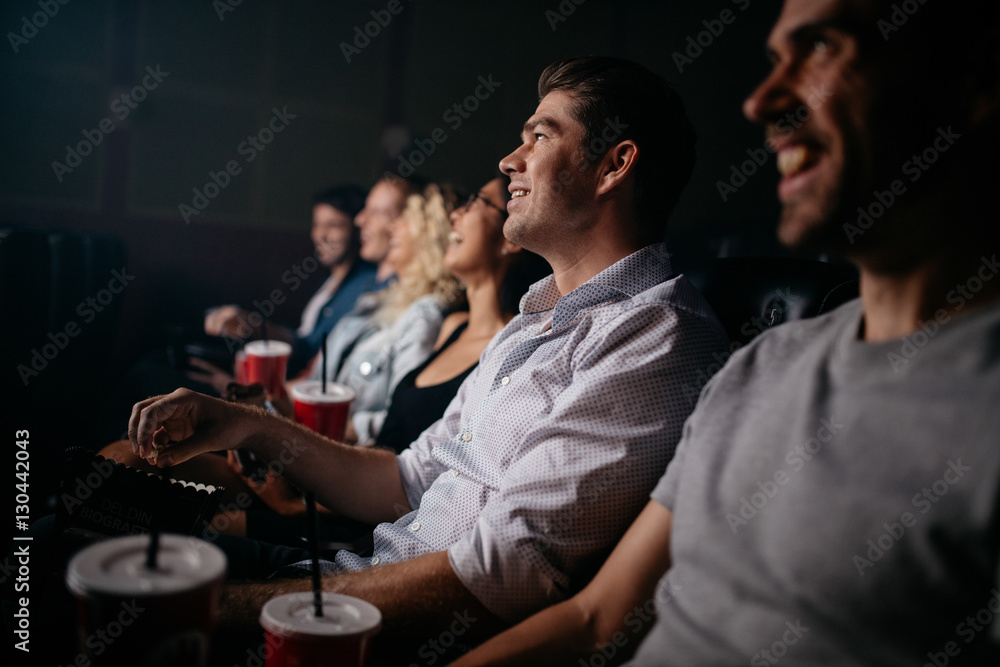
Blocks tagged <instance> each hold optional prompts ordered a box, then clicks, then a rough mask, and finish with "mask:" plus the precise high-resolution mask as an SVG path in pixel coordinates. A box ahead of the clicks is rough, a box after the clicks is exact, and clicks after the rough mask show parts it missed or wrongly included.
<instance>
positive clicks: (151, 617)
mask: <svg viewBox="0 0 1000 667" xmlns="http://www.w3.org/2000/svg"><path fill="white" fill-rule="evenodd" d="M225 574H226V556H225V554H224V553H223V552H222V550H221V549H219V548H218V547H216V546H215V545H212V544H209V543H208V542H205V541H204V540H199V539H197V538H194V537H185V536H181V535H170V534H164V535H158V534H156V533H154V534H153V535H133V536H130V537H121V538H117V539H111V540H105V541H102V542H98V543H97V544H93V545H91V546H89V547H87V548H86V549H84V550H83V551H81V552H80V553H78V554H76V556H74V557H73V559H72V560H71V561H70V563H69V568H68V569H67V572H66V586H67V588H69V590H70V592H72V593H73V595H74V596H75V597H76V600H77V609H78V614H77V616H78V625H77V628H78V635H79V642H80V651H81V655H85V656H86V658H87V663H86V664H89V665H152V664H157V665H160V664H163V665H184V666H185V667H198V666H200V665H205V664H207V660H208V644H209V637H210V636H211V633H212V630H213V628H214V626H215V621H216V618H217V616H218V603H219V595H220V593H221V592H222V583H223V579H224V578H225ZM81 664H82V663H81Z"/></svg>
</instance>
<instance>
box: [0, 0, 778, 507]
mask: <svg viewBox="0 0 1000 667" xmlns="http://www.w3.org/2000/svg"><path fill="white" fill-rule="evenodd" d="M400 1H401V6H402V7H403V10H402V12H401V13H399V14H398V15H394V16H392V18H391V21H390V22H389V24H388V25H387V27H385V28H382V27H381V26H380V27H379V31H378V34H376V35H375V36H373V37H369V38H368V39H369V42H370V43H369V44H368V45H367V46H365V47H364V48H362V49H361V50H360V53H352V54H351V61H350V62H349V63H348V62H347V60H346V58H345V55H344V53H343V50H342V46H341V44H342V43H348V44H350V43H352V42H353V41H354V39H355V37H356V34H357V33H356V31H355V28H356V27H360V28H361V29H362V30H364V27H365V25H366V24H369V23H371V22H372V21H373V20H374V19H373V17H372V15H371V12H372V11H375V12H383V14H382V15H383V18H384V17H385V16H387V15H388V14H387V13H386V12H385V11H384V10H385V9H386V6H387V4H388V2H387V1H381V0H377V1H374V2H365V1H361V0H337V2H304V1H301V0H300V1H282V2H279V1H277V0H268V1H264V0H243V2H241V3H240V4H238V5H236V6H235V7H231V9H232V11H224V12H222V11H221V9H220V8H221V7H226V6H228V4H227V3H226V2H225V0H219V1H218V2H214V3H213V2H212V1H211V0H198V1H193V0H188V1H183V2H175V1H171V2H167V1H166V0H163V1H161V2H152V1H145V2H143V1H134V2H133V1H126V0H104V1H98V0H94V1H92V2H84V1H83V0H72V1H70V2H68V4H65V5H61V4H58V3H57V2H56V0H42V2H43V4H47V5H48V6H49V7H50V11H51V9H54V8H56V7H58V13H56V14H55V16H52V17H51V18H48V17H42V18H44V19H45V21H42V20H41V19H38V20H36V23H42V22H44V23H45V25H43V26H42V27H40V28H37V30H36V31H35V32H34V33H33V31H32V29H31V28H28V29H27V30H26V29H25V26H24V21H25V17H28V20H29V21H30V20H31V18H32V17H33V16H34V17H36V18H37V17H38V16H39V12H41V11H42V10H41V9H40V6H39V4H38V0H10V1H8V2H4V3H3V7H2V9H0V29H2V31H3V33H4V34H5V36H6V37H5V39H4V43H3V44H2V45H0V54H2V55H0V148H2V150H0V229H3V228H10V229H19V230H24V229H31V230H40V231H60V232H67V233H71V234H77V233H86V234H96V235H98V236H99V237H100V238H102V239H103V238H106V239H111V240H112V242H114V240H117V241H118V242H120V243H121V248H122V249H123V251H124V253H125V255H124V264H125V267H126V272H127V273H128V274H131V275H133V276H135V278H134V280H132V281H131V282H130V283H129V285H128V287H127V288H126V289H125V290H124V291H123V292H122V293H121V294H120V295H117V296H115V298H114V302H113V304H112V305H111V306H109V307H108V309H107V311H106V312H102V313H100V314H98V315H97V317H96V318H95V319H94V321H93V322H92V323H83V322H82V321H80V322H78V323H79V324H80V326H81V327H82V329H83V335H82V336H81V337H80V338H79V339H73V340H72V341H71V342H70V345H69V347H68V348H67V349H66V350H64V351H63V352H61V353H60V355H59V356H57V357H56V358H55V359H53V360H51V361H50V362H49V364H48V366H47V368H46V369H45V370H44V371H43V372H42V373H41V374H40V376H39V377H37V378H33V379H32V380H31V382H30V386H25V384H24V383H23V382H22V380H21V377H20V375H19V374H18V371H17V366H18V365H19V364H27V363H28V362H29V359H30V353H31V350H32V349H37V348H39V347H40V346H42V345H43V344H45V343H47V342H48V338H47V334H48V333H49V332H51V331H53V328H59V327H61V326H62V325H63V324H64V323H65V322H67V321H69V320H73V319H76V320H79V317H78V316H77V315H76V314H75V313H76V312H77V311H76V310H75V308H73V306H76V305H77V304H78V303H79V302H80V300H81V299H82V298H84V297H86V296H88V295H93V294H95V293H96V291H97V290H98V289H100V288H101V287H103V286H104V283H106V280H105V278H106V279H107V280H110V278H111V274H110V273H107V274H106V275H105V276H103V277H102V276H98V279H97V280H96V281H92V282H91V283H88V284H86V285H59V284H48V283H45V280H46V278H45V276H46V275H48V276H49V277H50V279H52V280H56V282H58V281H59V280H63V279H62V278H58V279H54V278H51V276H54V275H56V274H55V273H53V272H52V271H51V270H49V269H46V268H45V267H41V266H40V263H39V261H36V260H34V259H32V258H31V257H30V256H28V255H25V254H23V253H21V252H20V251H18V252H16V253H10V252H8V253H7V254H4V253H3V252H0V256H2V257H0V262H3V263H4V264H5V265H4V264H0V273H2V274H3V276H2V280H0V283H2V284H0V289H2V290H5V291H6V292H7V293H8V294H7V300H6V301H5V302H4V303H5V304H6V306H5V307H4V308H3V309H2V313H0V317H2V324H0V328H2V330H3V333H4V339H3V340H4V341H7V342H6V343H5V344H4V346H3V348H2V349H3V350H4V351H3V363H2V371H3V374H4V381H3V383H2V387H3V391H4V392H5V394H7V395H6V396H5V397H4V400H3V403H2V405H3V408H2V410H3V413H4V414H3V420H2V421H3V424H4V431H3V434H4V438H5V440H6V441H7V442H5V444H4V446H3V447H4V450H5V451H10V449H12V448H13V447H14V445H13V443H12V442H10V441H11V440H13V430H14V429H29V430H30V431H31V435H32V438H31V439H32V443H31V448H32V456H33V457H34V458H33V459H32V460H34V461H39V463H38V464H36V468H35V469H34V470H33V477H32V479H33V481H35V480H37V484H38V485H39V486H37V487H33V493H32V499H33V502H37V499H38V498H39V497H40V494H42V493H43V492H44V491H46V490H48V489H47V487H46V486H45V485H46V484H47V483H48V480H46V478H45V473H44V471H43V470H44V469H43V468H42V467H41V466H42V465H43V464H42V460H44V458H46V457H49V456H51V455H52V453H54V452H59V451H61V450H62V449H63V448H65V447H66V446H69V445H74V444H81V445H84V446H96V445H98V444H100V443H99V442H97V441H96V439H97V436H96V435H95V434H96V433H98V431H97V430H96V428H95V424H94V423H93V415H94V413H95V411H96V410H97V407H96V406H97V405H98V404H99V403H100V402H101V399H102V397H103V396H105V395H106V394H107V392H108V391H110V389H111V388H112V387H113V386H115V384H116V382H117V381H118V379H119V378H120V376H121V374H122V373H123V371H124V370H125V369H126V368H127V367H128V366H129V365H130V364H132V363H133V362H134V361H135V360H136V359H137V358H139V357H140V356H141V355H142V354H144V353H145V352H147V351H148V350H151V349H155V348H157V347H160V346H162V345H163V343H164V341H165V340H166V336H167V332H168V330H169V328H170V326H171V325H173V324H176V323H179V322H187V323H197V322H198V320H199V318H200V316H201V313H202V311H203V309H204V308H206V307H208V306H211V305H215V304H220V303H240V304H243V305H245V306H250V305H251V303H252V301H253V300H254V299H257V300H260V299H264V298H266V297H267V296H268V295H269V294H270V293H271V292H272V291H273V290H274V289H282V290H283V293H284V296H286V297H287V301H286V302H285V303H284V304H283V305H282V306H280V307H279V308H278V310H277V311H276V313H275V314H274V316H273V317H274V318H275V319H278V320H285V321H286V322H288V323H292V324H297V318H298V316H299V314H300V312H301V308H302V306H303V304H304V303H305V301H306V299H308V297H309V296H310V294H311V292H312V291H313V289H314V288H315V287H316V286H318V284H319V282H320V281H321V279H322V276H321V275H319V272H317V273H316V274H314V275H313V276H311V280H310V282H309V283H308V284H307V285H304V286H303V287H302V288H300V289H298V290H295V291H292V290H290V289H289V285H288V284H287V283H283V282H282V280H281V277H282V275H283V274H284V273H285V272H286V271H287V270H289V269H291V268H292V267H293V266H294V265H296V264H300V263H301V262H302V260H303V259H304V258H306V257H309V256H310V255H311V250H312V249H311V245H310V243H309V239H308V228H309V220H310V206H309V196H310V194H312V193H313V192H315V191H317V190H319V189H321V188H324V187H326V186H329V185H331V184H334V183H340V182H354V183H358V184H362V185H366V186H369V185H370V184H371V183H372V182H373V181H374V180H375V179H376V178H377V177H378V176H379V175H380V174H381V173H382V172H383V171H384V170H385V169H386V168H390V167H393V166H395V165H396V164H397V163H398V159H397V155H398V153H399V151H400V150H401V149H402V150H404V154H406V153H408V152H409V151H410V150H413V143H412V142H413V141H414V140H418V139H424V140H426V138H427V137H429V136H430V135H431V133H432V132H433V131H434V130H435V129H436V128H442V129H443V130H444V132H445V134H446V135H447V140H446V141H445V142H443V143H440V144H439V145H436V147H435V150H434V153H433V154H432V155H430V156H429V157H427V159H426V162H425V164H423V165H422V166H421V167H420V169H419V171H420V172H421V173H423V174H425V175H427V176H429V177H431V178H434V179H445V180H451V181H454V182H457V183H458V184H459V185H462V186H464V187H466V188H473V187H477V186H479V185H480V184H482V183H483V182H484V181H485V180H487V179H488V178H489V177H490V176H491V174H492V171H493V170H494V169H495V167H496V163H497V161H498V160H499V158H500V157H502V156H503V155H505V154H506V153H508V152H509V151H510V150H512V149H513V148H514V147H516V145H517V144H518V141H519V140H518V133H519V129H520V126H521V123H522V122H523V121H524V120H525V119H526V118H527V117H528V116H529V115H530V114H531V112H532V111H533V109H534V106H535V104H536V102H537V98H536V92H535V91H536V82H537V78H538V75H539V73H540V72H541V70H542V69H543V68H544V67H545V66H546V65H547V64H548V63H550V62H551V61H553V60H555V59H557V58H561V57H566V56H571V55H580V54H595V55H616V56H621V57H625V58H629V59H633V60H636V61H639V62H641V63H643V64H645V65H646V66H648V67H649V68H651V69H653V70H654V71H656V72H658V73H660V74H662V75H664V76H665V77H667V78H668V79H669V80H671V81H672V82H674V83H675V84H676V87H677V89H678V90H679V91H680V93H681V95H682V96H683V98H684V99H685V100H686V104H687V106H688V110H689V112H690V114H691V116H692V118H693V120H694V123H695V126H696V127H697V130H698V133H699V136H700V145H699V163H698V168H697V171H696V172H695V175H694V178H693V179H692V182H691V184H690V186H689V187H688V189H687V191H686V193H685V195H684V197H683V199H682V200H681V203H680V206H679V208H678V210H677V212H676V214H675V215H674V218H673V222H672V232H671V239H670V240H671V244H672V251H673V252H674V253H676V256H675V261H676V263H677V264H678V265H679V266H680V267H681V268H686V267H690V266H694V265H696V264H697V263H698V262H699V261H702V260H704V259H706V258H708V257H711V256H715V255H734V254H770V253H777V252H780V250H779V249H778V248H777V247H776V245H775V243H774V240H773V227H774V221H775V220H776V217H777V204H776V199H775V194H774V191H775V184H776V181H777V176H776V173H775V170H774V167H773V158H772V157H771V156H768V158H769V162H770V163H771V164H768V165H765V166H764V167H762V168H761V169H760V173H757V174H755V175H754V176H752V177H750V178H749V179H748V180H747V183H746V185H745V186H743V187H741V188H740V189H739V190H738V191H737V192H735V193H732V194H730V195H729V197H728V201H723V198H722V197H721V196H720V193H719V191H718V188H717V182H718V181H720V180H729V178H730V172H731V166H732V165H733V164H739V163H742V162H744V161H745V160H747V159H748V157H747V154H746V152H747V150H755V149H759V148H761V147H762V145H763V138H762V133H761V131H760V130H759V129H758V128H755V127H753V126H752V125H750V124H749V123H748V122H747V121H746V120H745V119H744V118H743V116H742V114H741V111H740V106H741V103H742V100H743V98H744V97H745V96H746V95H747V94H748V93H749V92H750V91H751V90H752V89H753V87H754V85H755V84H756V82H757V81H759V80H760V78H761V77H762V75H763V74H764V72H765V70H766V62H765V59H764V57H763V44H764V40H765V38H766V35H767V31H768V27H769V26H770V25H771V23H772V22H773V19H774V16H775V14H776V12H777V4H778V3H774V2H763V1H761V0H739V1H738V2H736V1H733V0H710V1H700V2H676V1H672V2H651V1H650V2H642V1H626V0H617V1H615V2H602V1H600V0H586V1H585V2H582V4H579V5H577V4H575V3H574V2H572V0H562V1H561V2H560V1H559V0H552V1H551V2H527V1H526V0H516V1H509V2H503V3H498V2H446V1H444V0H438V1H433V0H426V1H423V2H411V1H408V0H400ZM578 1H579V0H578ZM723 10H729V11H730V12H732V15H733V17H734V20H733V22H732V23H731V24H729V25H723V24H722V23H719V22H716V23H714V24H713V25H714V27H715V28H716V30H717V31H718V29H719V28H720V27H721V28H722V31H721V34H718V35H711V34H710V33H707V32H706V30H707V26H706V25H705V24H704V22H705V21H709V22H712V21H717V19H718V18H719V16H720V13H721V12H722V11H723ZM220 12H221V17H220ZM557 15H558V17H559V18H562V19H565V20H560V21H558V22H556V19H555V18H553V17H554V16H557ZM369 28H370V29H371V30H372V32H374V26H373V25H372V26H369ZM22 33H23V34H24V35H26V36H30V39H28V42H27V43H26V44H25V43H20V44H17V45H16V48H17V52H16V53H15V45H12V43H11V39H12V38H11V34H22ZM699 33H704V34H702V35H701V39H702V41H703V43H706V42H707V41H708V37H709V36H711V44H709V45H708V46H704V47H702V48H703V51H702V53H701V54H700V55H697V51H692V52H691V53H694V54H696V55H697V57H696V58H695V59H694V61H693V62H687V63H683V64H682V65H683V67H682V68H679V67H678V65H677V64H676V63H675V59H674V53H675V52H684V51H685V50H687V49H689V48H690V42H689V41H688V38H689V37H690V38H695V39H697V38H698V36H699ZM147 66H148V67H151V68H154V69H155V68H157V67H159V68H160V70H161V71H163V72H168V73H169V75H168V76H167V77H166V78H165V79H164V80H163V82H162V83H160V84H159V85H158V86H157V87H156V88H155V89H153V90H152V91H150V92H149V93H148V96H147V97H146V99H145V100H143V101H142V102H140V103H138V105H137V108H136V109H135V110H133V111H130V114H129V116H128V118H127V119H125V120H124V121H121V122H119V121H118V120H117V115H118V114H116V113H115V112H114V111H113V110H112V107H111V104H112V101H113V100H114V99H115V98H117V97H119V96H120V95H121V94H122V93H124V92H127V91H129V90H131V89H132V87H133V86H135V85H137V84H139V83H140V82H141V81H142V79H143V77H144V76H145V75H146V68H147ZM681 69H682V71H681ZM480 76H482V77H485V78H489V77H492V79H493V80H494V81H499V82H500V84H501V85H500V87H499V88H498V89H497V90H496V92H494V93H493V94H492V95H491V96H490V97H489V99H487V100H485V101H482V102H480V105H479V108H478V109H477V110H475V111H474V112H472V113H471V114H470V115H469V117H468V118H467V119H464V120H463V122H462V125H461V127H459V128H457V129H453V128H452V127H451V126H450V125H449V123H448V122H446V120H445V119H444V118H443V114H444V113H445V112H446V111H447V110H448V109H450V108H451V107H452V106H453V105H454V104H456V103H461V102H462V101H463V100H464V99H465V98H466V97H467V96H469V95H472V94H473V91H474V90H475V89H476V87H477V85H479V82H478V78H479V77H480ZM286 107H287V110H288V112H289V113H290V114H294V115H295V116H296V117H295V118H294V120H291V121H290V124H289V125H288V127H287V128H286V129H285V130H284V131H282V132H281V133H280V134H277V135H275V138H274V140H273V141H272V143H270V144H269V145H267V146H266V147H265V149H264V150H263V151H262V152H260V153H259V154H257V155H256V157H255V159H254V160H253V162H249V163H248V162H246V159H245V156H243V155H240V154H239V153H238V146H239V145H240V143H241V142H243V141H244V140H246V138H247V137H248V135H251V134H256V133H257V132H258V130H260V129H261V128H263V127H265V126H266V124H267V122H268V120H269V118H270V117H271V115H272V109H274V108H277V109H284V108H286ZM104 118H112V119H114V120H115V123H116V125H115V129H114V131H113V132H111V133H110V134H107V135H103V138H102V141H101V143H100V145H99V146H97V147H96V149H95V150H94V151H93V153H92V154H90V155H88V156H84V157H82V162H81V164H80V165H79V166H78V167H76V168H74V169H73V171H72V172H71V173H68V174H64V175H63V177H62V181H61V182H60V181H59V180H58V179H57V177H56V175H55V173H54V171H53V167H52V163H53V162H54V161H60V162H63V161H65V160H66V153H67V146H74V147H75V146H77V145H78V144H79V143H80V142H81V141H83V140H84V134H83V133H84V131H88V132H91V131H93V130H95V128H97V127H98V125H99V123H100V122H101V120H102V119H104ZM408 143H409V146H408V147H406V145H407V144H408ZM425 145H426V144H425ZM229 160H236V161H238V162H239V164H240V166H241V167H242V173H240V174H239V175H237V176H235V177H233V178H232V179H231V182H230V183H229V184H228V186H227V187H225V188H224V189H222V191H221V192H220V193H219V194H218V196H217V197H215V198H214V199H213V200H211V203H210V204H209V206H208V207H207V208H206V209H205V210H204V212H202V213H200V214H199V215H197V216H194V217H193V218H192V220H191V221H190V223H185V222H184V220H183V219H182V217H181V214H180V213H179V210H178V206H179V205H180V204H181V203H187V204H189V205H190V204H191V203H192V198H193V193H192V189H193V188H199V189H202V188H203V187H204V186H205V184H206V183H207V182H208V181H209V172H210V171H215V172H218V171H220V170H222V169H224V168H225V164H226V162H227V161H229ZM3 243H4V241H3V240H2V239H0V251H2V250H3ZM46 271H48V273H46ZM60 275H62V274H60ZM70 287H72V288H75V289H76V290H77V291H76V293H75V294H76V295H77V296H76V297H75V300H73V299H69V301H67V302H66V303H64V304H63V306H64V308H63V309H62V310H60V311H58V312H56V311H54V310H52V309H49V312H46V313H37V312H34V311H35V310H37V308H33V306H36V305H37V304H38V302H39V299H42V298H43V297H42V296H40V295H41V294H43V293H45V292H47V291H51V290H52V289H57V288H67V289H68V288H70ZM12 304H14V305H12ZM88 336H89V337H90V339H89V340H88ZM95 339H96V340H95ZM4 469H9V468H6V467H4ZM35 471H37V472H35ZM4 488H8V487H4ZM6 493H7V492H6V491H5V492H4V494H5V495H6ZM40 511H42V508H40V507H39V508H36V509H35V510H34V513H35V514H36V515H37V514H38V513H39V512H40Z"/></svg>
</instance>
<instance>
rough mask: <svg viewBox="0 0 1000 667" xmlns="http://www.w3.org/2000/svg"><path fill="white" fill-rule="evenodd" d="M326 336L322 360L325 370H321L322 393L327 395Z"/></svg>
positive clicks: (324, 336) (324, 337) (324, 335)
mask: <svg viewBox="0 0 1000 667" xmlns="http://www.w3.org/2000/svg"><path fill="white" fill-rule="evenodd" d="M326 336H327V334H323V352H322V354H323V358H322V359H321V365H322V366H323V368H322V369H321V370H320V376H319V377H320V389H319V390H320V393H323V394H325V393H326Z"/></svg>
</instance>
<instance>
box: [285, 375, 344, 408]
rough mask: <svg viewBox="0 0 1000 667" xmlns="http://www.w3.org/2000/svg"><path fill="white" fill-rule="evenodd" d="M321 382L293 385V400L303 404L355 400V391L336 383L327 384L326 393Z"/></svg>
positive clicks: (309, 381) (312, 381) (308, 381)
mask: <svg viewBox="0 0 1000 667" xmlns="http://www.w3.org/2000/svg"><path fill="white" fill-rule="evenodd" d="M322 385H323V383H322V381H320V380H307V381H305V382H298V383H296V384H294V385H292V389H291V394H292V400H297V401H300V402H302V403H346V402H347V401H353V400H354V390H353V389H351V388H350V387H348V386H347V385H343V384H337V383H336V382H327V383H326V393H325V394H324V393H323V391H322V390H321V387H322Z"/></svg>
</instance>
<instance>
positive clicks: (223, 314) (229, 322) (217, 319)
mask: <svg viewBox="0 0 1000 667" xmlns="http://www.w3.org/2000/svg"><path fill="white" fill-rule="evenodd" d="M246 317H247V312H246V311H245V310H243V309H242V308H239V307H237V306H219V307H218V308H213V309H212V310H210V311H208V313H207V314H206V315H205V333H207V334H208V335H209V336H223V335H226V336H236V335H237V334H236V330H237V329H238V328H239V326H240V320H241V319H242V321H244V322H246Z"/></svg>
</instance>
